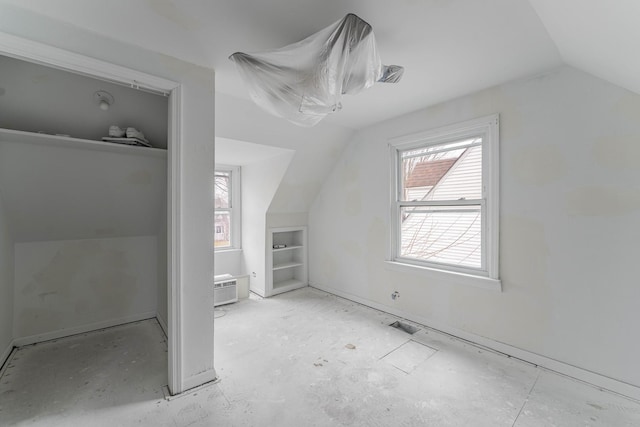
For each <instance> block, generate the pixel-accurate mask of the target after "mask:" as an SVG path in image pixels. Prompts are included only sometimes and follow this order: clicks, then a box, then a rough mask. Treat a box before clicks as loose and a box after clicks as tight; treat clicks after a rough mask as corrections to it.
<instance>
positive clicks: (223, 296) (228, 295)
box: [213, 279, 238, 307]
mask: <svg viewBox="0 0 640 427" xmlns="http://www.w3.org/2000/svg"><path fill="white" fill-rule="evenodd" d="M236 301H238V286H237V283H236V279H227V280H224V281H220V282H214V283H213V306H214V307H216V306H218V305H222V304H231V303H232V302H236Z"/></svg>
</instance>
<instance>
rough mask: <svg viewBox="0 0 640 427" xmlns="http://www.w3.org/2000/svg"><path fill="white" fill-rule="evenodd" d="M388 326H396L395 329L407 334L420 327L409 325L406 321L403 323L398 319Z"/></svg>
mask: <svg viewBox="0 0 640 427" xmlns="http://www.w3.org/2000/svg"><path fill="white" fill-rule="evenodd" d="M389 326H391V327H392V328H396V329H400V330H401V331H404V332H406V333H408V334H411V335H413V334H415V333H416V332H418V331H419V330H420V328H416V327H415V326H411V325H409V324H407V323H403V322H400V321H395V322H393V323H392V324H390V325H389Z"/></svg>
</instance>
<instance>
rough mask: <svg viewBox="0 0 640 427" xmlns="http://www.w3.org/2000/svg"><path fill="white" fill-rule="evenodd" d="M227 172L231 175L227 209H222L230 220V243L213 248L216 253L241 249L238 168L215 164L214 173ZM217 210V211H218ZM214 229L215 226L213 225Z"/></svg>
mask: <svg viewBox="0 0 640 427" xmlns="http://www.w3.org/2000/svg"><path fill="white" fill-rule="evenodd" d="M217 171H220V172H229V173H230V174H231V180H230V182H229V187H230V188H229V203H230V207H229V209H224V210H225V211H227V210H228V211H229V212H230V220H231V241H230V242H229V246H226V247H214V249H215V251H216V252H222V251H232V250H239V249H242V236H241V233H242V212H241V206H240V200H241V193H240V188H241V173H240V166H233V165H222V164H216V166H215V171H214V172H217ZM218 210H219V209H218ZM214 227H215V224H214Z"/></svg>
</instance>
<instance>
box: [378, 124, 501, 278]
mask: <svg viewBox="0 0 640 427" xmlns="http://www.w3.org/2000/svg"><path fill="white" fill-rule="evenodd" d="M498 127H499V118H498V115H497V114H496V115H493V116H489V117H484V118H481V119H477V120H472V121H469V122H464V123H459V124H457V125H453V126H447V127H444V128H440V129H435V130H433V131H428V132H424V133H421V134H417V135H410V136H407V137H402V138H396V139H394V140H391V141H390V144H389V145H390V150H391V171H392V174H391V186H392V188H391V194H392V196H391V221H390V223H391V232H390V236H391V245H390V261H392V262H394V263H399V264H405V265H409V266H416V267H424V268H426V269H433V270H440V271H446V272H453V273H463V274H467V275H473V276H480V277H485V278H488V279H498V208H499V204H498ZM497 283H498V284H499V282H497Z"/></svg>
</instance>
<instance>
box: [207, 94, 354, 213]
mask: <svg viewBox="0 0 640 427" xmlns="http://www.w3.org/2000/svg"><path fill="white" fill-rule="evenodd" d="M216 105H217V112H216V136H217V137H224V138H231V139H235V140H239V141H247V142H251V143H255V144H260V145H264V146H270V147H278V148H284V149H288V150H294V151H295V155H294V156H293V158H292V160H291V163H290V164H289V166H288V168H287V171H286V173H285V174H284V176H283V177H282V182H281V184H280V185H279V186H278V189H277V191H276V193H275V194H274V196H273V200H272V201H270V202H269V203H270V206H269V213H285V214H289V213H297V214H300V213H302V214H303V215H304V216H306V215H307V212H308V211H309V206H311V203H312V202H313V200H314V198H315V196H316V194H317V193H318V191H319V189H320V187H321V186H322V183H323V182H324V180H325V178H326V176H327V174H328V173H329V171H330V170H331V169H332V168H333V165H334V163H335V161H336V160H337V159H338V158H339V156H340V153H341V152H342V150H343V149H344V147H345V145H346V143H347V141H348V140H349V138H350V137H351V136H352V135H353V133H354V132H353V131H352V130H351V129H346V128H342V127H338V126H331V125H328V124H326V123H320V124H318V125H317V126H315V127H312V128H303V127H299V126H296V125H294V124H292V123H289V122H288V121H286V120H284V119H280V118H278V117H275V116H272V115H270V114H269V113H266V112H264V111H263V110H261V109H260V108H259V107H257V106H256V105H255V104H253V103H252V102H251V101H248V100H246V99H239V98H234V97H232V96H229V95H226V94H222V93H216Z"/></svg>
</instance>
